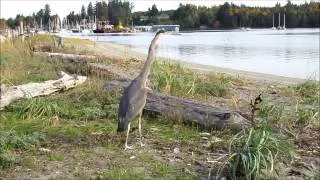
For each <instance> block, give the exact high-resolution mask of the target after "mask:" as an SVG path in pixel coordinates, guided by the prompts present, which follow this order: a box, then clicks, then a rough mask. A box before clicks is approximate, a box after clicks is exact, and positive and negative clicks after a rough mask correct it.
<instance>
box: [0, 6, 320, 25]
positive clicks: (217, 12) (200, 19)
mask: <svg viewBox="0 0 320 180" xmlns="http://www.w3.org/2000/svg"><path fill="white" fill-rule="evenodd" d="M132 9H133V4H132V3H130V2H128V1H121V0H109V1H108V2H107V1H104V0H103V1H99V2H96V3H95V4H92V3H91V2H90V3H89V4H88V5H87V6H86V7H85V6H84V5H82V7H81V11H80V12H79V13H75V12H74V11H72V12H70V13H69V14H68V15H67V17H66V19H64V22H65V21H67V22H68V23H69V24H71V25H75V24H77V23H80V22H81V20H83V19H86V20H87V21H91V22H92V21H93V20H94V18H95V17H96V18H97V19H98V20H100V21H109V22H110V24H113V25H119V24H122V25H124V26H130V25H131V24H134V25H154V24H179V25H180V26H181V29H198V28H200V27H201V26H204V27H208V28H217V29H218V28H237V27H253V28H255V27H271V26H272V19H273V16H274V24H275V26H277V25H278V15H279V13H280V14H281V25H283V15H284V14H285V15H286V27H288V28H296V27H320V25H319V22H320V19H319V16H320V2H313V1H310V2H309V3H307V2H305V3H304V4H301V5H296V4H293V3H291V2H290V1H288V2H287V4H286V5H285V6H282V7H281V6H280V4H278V3H277V4H276V5H275V6H274V7H248V6H245V5H240V6H238V5H235V4H233V3H228V2H226V3H224V4H223V5H220V6H212V7H205V6H195V5H192V4H185V5H184V4H180V5H179V7H178V8H177V9H176V10H169V11H162V10H158V8H157V6H156V5H153V6H152V7H151V8H149V9H148V11H145V12H134V13H132ZM162 16H163V17H168V18H159V17H162ZM51 17H52V16H51V10H50V6H49V5H48V4H46V5H45V7H44V9H40V10H39V11H38V12H37V13H33V14H32V15H31V16H23V15H20V14H18V15H17V16H16V17H15V18H14V19H13V18H9V19H8V20H7V21H6V24H7V25H8V26H9V27H11V28H15V27H16V26H18V25H19V22H20V21H24V23H25V24H27V25H30V26H31V27H32V26H36V25H38V26H39V24H40V23H41V21H42V24H43V26H44V27H47V26H48V23H49V19H50V18H51Z"/></svg>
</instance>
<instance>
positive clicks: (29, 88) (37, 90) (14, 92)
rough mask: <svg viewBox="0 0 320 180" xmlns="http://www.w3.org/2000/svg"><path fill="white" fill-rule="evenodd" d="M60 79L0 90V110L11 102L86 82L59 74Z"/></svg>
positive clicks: (75, 77)
mask: <svg viewBox="0 0 320 180" xmlns="http://www.w3.org/2000/svg"><path fill="white" fill-rule="evenodd" d="M60 77H61V78H60V79H58V80H48V81H44V82H41V83H28V84H23V85H19V86H11V87H8V88H5V87H2V88H1V99H0V109H2V108H4V107H5V106H7V105H9V104H10V103H11V102H13V101H15V100H17V99H21V98H32V97H37V96H46V95H49V94H52V93H54V92H57V91H61V90H67V89H70V88H73V87H75V86H77V85H79V84H82V83H84V82H85V81H86V79H87V77H86V76H77V75H69V74H67V73H65V72H62V71H61V72H60Z"/></svg>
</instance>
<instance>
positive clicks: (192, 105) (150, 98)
mask: <svg viewBox="0 0 320 180" xmlns="http://www.w3.org/2000/svg"><path fill="white" fill-rule="evenodd" d="M129 84H130V80H128V79H126V80H113V81H110V82H108V83H107V84H106V85H105V86H104V87H103V90H105V91H110V90H114V89H124V88H125V87H127V86H128V85H129ZM144 109H145V110H147V111H151V112H154V113H157V114H160V115H162V116H167V117H170V118H180V119H183V120H186V121H190V122H194V123H197V124H200V125H204V126H207V127H216V128H222V127H226V126H228V127H230V128H232V129H236V130H239V129H242V128H244V127H246V126H248V124H249V122H248V121H247V119H245V118H244V117H243V116H241V115H240V114H239V113H237V112H233V111H227V110H222V109H220V108H219V107H214V106H210V105H205V104H201V103H198V102H194V101H191V100H186V99H181V98H178V97H175V96H170V95H167V94H163V93H159V92H155V91H152V90H148V94H147V103H146V106H145V107H144Z"/></svg>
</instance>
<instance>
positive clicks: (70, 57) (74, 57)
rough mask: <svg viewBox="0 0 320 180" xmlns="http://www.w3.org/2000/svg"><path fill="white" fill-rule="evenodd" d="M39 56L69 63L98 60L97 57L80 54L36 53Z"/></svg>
mask: <svg viewBox="0 0 320 180" xmlns="http://www.w3.org/2000/svg"><path fill="white" fill-rule="evenodd" d="M35 54H39V55H47V56H48V57H50V58H57V59H59V60H63V61H67V62H90V61H94V60H96V57H95V56H89V55H78V54H64V53H49V52H35Z"/></svg>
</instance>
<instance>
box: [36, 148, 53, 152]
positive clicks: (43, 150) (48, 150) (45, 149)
mask: <svg viewBox="0 0 320 180" xmlns="http://www.w3.org/2000/svg"><path fill="white" fill-rule="evenodd" d="M39 151H40V152H45V153H48V152H51V150H50V149H47V148H39Z"/></svg>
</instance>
